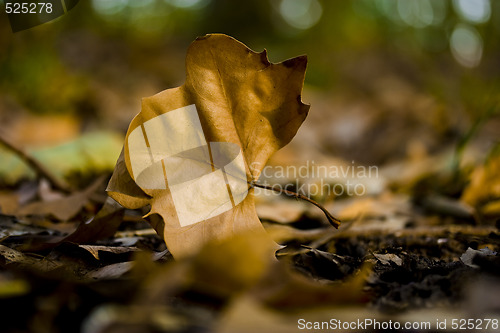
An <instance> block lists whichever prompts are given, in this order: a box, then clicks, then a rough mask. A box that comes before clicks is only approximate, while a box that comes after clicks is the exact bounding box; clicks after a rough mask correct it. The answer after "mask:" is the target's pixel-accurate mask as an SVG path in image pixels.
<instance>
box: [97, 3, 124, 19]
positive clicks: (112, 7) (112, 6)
mask: <svg viewBox="0 0 500 333" xmlns="http://www.w3.org/2000/svg"><path fill="white" fill-rule="evenodd" d="M127 5H128V1H127V0H92V7H94V9H95V10H96V11H97V12H98V13H99V14H103V15H114V14H118V13H119V12H121V11H122V10H123V9H124V8H125V7H127Z"/></svg>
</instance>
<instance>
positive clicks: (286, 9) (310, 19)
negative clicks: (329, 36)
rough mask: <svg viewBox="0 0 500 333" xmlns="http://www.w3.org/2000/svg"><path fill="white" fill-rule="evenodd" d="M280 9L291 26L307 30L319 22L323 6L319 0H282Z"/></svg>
mask: <svg viewBox="0 0 500 333" xmlns="http://www.w3.org/2000/svg"><path fill="white" fill-rule="evenodd" d="M279 11H280V14H281V16H282V17H283V19H284V20H285V21H286V22H287V23H288V24H289V25H290V26H292V27H294V28H297V29H304V30H305V29H309V28H311V27H312V26H313V25H315V24H316V23H318V21H319V19H320V18H321V14H322V13H323V8H322V7H321V4H320V3H319V2H318V0H282V1H281V3H280V6H279Z"/></svg>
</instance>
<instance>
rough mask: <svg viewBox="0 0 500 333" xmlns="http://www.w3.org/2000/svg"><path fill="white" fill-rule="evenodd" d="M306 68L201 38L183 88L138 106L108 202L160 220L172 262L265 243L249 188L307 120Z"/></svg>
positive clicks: (221, 38) (218, 38) (190, 55)
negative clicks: (254, 237)
mask: <svg viewBox="0 0 500 333" xmlns="http://www.w3.org/2000/svg"><path fill="white" fill-rule="evenodd" d="M306 63H307V59H306V57H305V56H301V57H297V58H293V59H289V60H286V61H284V62H282V63H279V64H271V63H270V62H269V61H268V59H267V55H266V51H263V52H262V53H256V52H253V51H252V50H250V49H249V48H247V47H246V46H245V45H243V44H242V43H240V42H238V41H236V40H235V39H233V38H231V37H228V36H225V35H221V34H213V35H207V36H205V37H202V38H198V39H197V40H196V41H194V42H193V43H192V45H191V46H190V48H189V49H188V52H187V56H186V73H187V76H186V82H185V83H184V84H183V85H182V86H181V87H178V88H173V89H168V90H165V91H163V92H160V93H159V94H157V95H154V96H152V97H148V98H144V99H143V101H142V110H141V112H140V113H139V114H138V115H137V116H136V117H135V118H134V119H133V120H132V122H131V124H130V127H129V129H128V132H127V136H126V138H125V144H124V150H123V152H122V155H121V156H120V159H119V161H118V163H117V165H116V167H115V172H114V174H113V177H112V179H111V180H110V183H109V185H108V191H109V195H110V196H111V197H113V198H114V199H115V200H117V201H118V202H119V203H120V204H122V205H123V206H125V207H128V208H138V207H142V206H145V205H146V204H149V205H151V212H150V214H149V215H152V214H158V215H159V216H161V218H162V219H155V220H154V221H155V222H154V223H152V224H153V226H154V227H155V229H156V231H157V232H158V234H160V235H161V236H163V238H164V239H165V241H166V243H167V246H168V248H169V250H170V251H171V252H172V254H173V255H174V256H175V257H182V256H187V255H191V254H193V253H195V252H197V251H198V250H199V249H200V247H201V246H202V245H203V244H205V243H206V242H207V241H210V240H222V239H226V238H229V237H232V236H233V235H235V234H241V233H244V232H253V233H257V234H260V235H261V237H263V238H269V237H268V236H267V234H266V233H265V231H264V228H263V227H262V225H261V223H260V221H259V219H258V217H257V214H256V212H255V206H254V198H253V190H252V188H251V186H249V185H248V184H249V183H250V182H252V181H255V180H257V179H258V177H259V174H260V172H261V171H262V169H263V168H264V166H265V164H266V162H267V160H268V159H269V157H270V156H271V155H272V154H273V153H274V152H275V151H277V150H278V149H280V148H281V147H283V146H284V145H286V144H287V143H289V142H290V140H291V139H292V138H293V137H294V136H295V134H296V132H297V130H298V128H299V127H300V125H301V124H302V122H303V121H304V119H305V117H306V116H307V113H308V110H309V106H308V105H305V104H303V103H302V102H301V90H302V85H303V81H304V75H305V69H306ZM151 217H152V218H153V216H151ZM269 242H270V243H271V242H272V241H271V239H270V238H269Z"/></svg>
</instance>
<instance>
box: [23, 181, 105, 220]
mask: <svg viewBox="0 0 500 333" xmlns="http://www.w3.org/2000/svg"><path fill="white" fill-rule="evenodd" d="M103 181H104V178H103V177H100V178H99V179H97V180H96V181H95V182H94V183H92V184H91V185H90V186H89V187H87V188H86V189H85V190H83V191H79V192H75V193H72V194H70V195H68V196H66V197H63V198H61V199H56V200H53V201H38V202H34V203H31V204H28V205H26V206H24V207H22V208H21V209H19V210H18V211H17V213H16V215H19V216H24V215H52V216H54V217H55V218H57V219H58V220H60V221H68V220H69V219H71V218H72V217H74V216H75V215H77V214H78V213H79V212H80V211H81V210H82V208H83V207H84V206H85V205H86V204H87V202H88V199H89V197H90V195H92V194H93V193H94V192H95V191H96V190H97V189H98V188H99V186H101V185H102V183H103Z"/></svg>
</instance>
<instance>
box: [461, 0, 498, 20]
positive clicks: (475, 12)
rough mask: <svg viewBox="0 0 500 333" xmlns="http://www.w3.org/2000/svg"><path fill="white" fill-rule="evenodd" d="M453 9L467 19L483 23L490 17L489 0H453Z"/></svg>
mask: <svg viewBox="0 0 500 333" xmlns="http://www.w3.org/2000/svg"><path fill="white" fill-rule="evenodd" d="M454 4H455V10H456V11H457V12H458V14H459V15H460V16H461V17H462V18H464V19H465V20H467V21H470V22H472V23H484V22H487V21H488V20H489V19H490V16H491V6H490V1H489V0H455V1H454Z"/></svg>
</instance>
